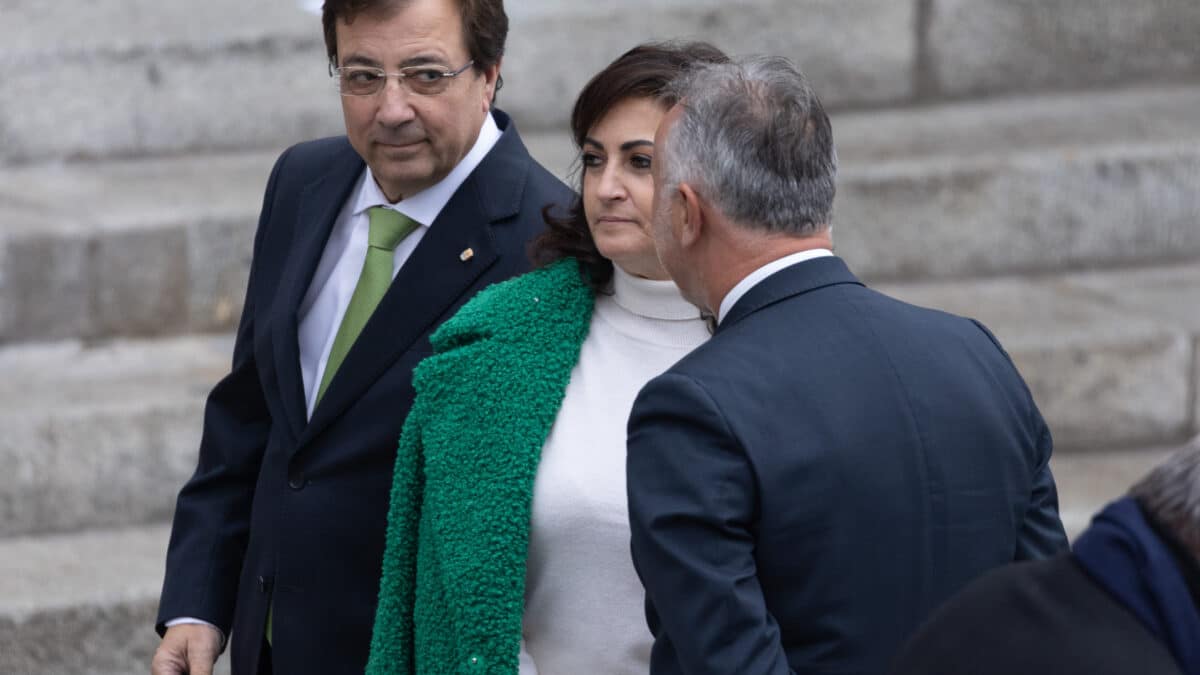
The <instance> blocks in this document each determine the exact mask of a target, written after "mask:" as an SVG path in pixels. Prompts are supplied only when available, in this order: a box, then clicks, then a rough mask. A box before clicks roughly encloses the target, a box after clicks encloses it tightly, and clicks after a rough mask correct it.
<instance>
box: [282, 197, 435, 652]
mask: <svg viewBox="0 0 1200 675" xmlns="http://www.w3.org/2000/svg"><path fill="white" fill-rule="evenodd" d="M367 218H368V220H369V221H370V229H369V233H368V234H367V259H366V260H364V261H363V268H362V272H361V273H360V274H359V275H358V285H356V286H355V287H354V295H351V296H350V304H349V305H347V306H346V315H345V316H343V317H342V325H341V326H338V332H337V337H335V338H334V339H333V347H332V348H330V350H329V360H328V361H327V362H326V363H325V374H324V375H323V376H322V377H321V388H320V389H318V390H317V402H318V403H319V402H320V401H321V397H322V396H324V395H325V389H327V388H328V387H329V382H330V381H331V380H332V379H333V374H334V373H336V372H337V369H338V366H341V365H342V361H344V360H345V359H346V354H348V353H349V352H350V347H351V346H353V345H354V341H355V340H357V339H358V334H359V333H361V332H362V329H363V326H365V325H367V319H370V318H371V314H372V313H373V312H374V311H375V308H376V307H378V306H379V301H380V300H382V299H383V295H384V294H385V293H387V289H388V286H391V285H392V260H393V258H394V257H395V256H394V254H395V251H396V247H397V246H399V245H400V242H402V241H404V238H405V237H407V236H408V235H410V234H412V232H413V230H415V229H417V228H418V227H420V223H418V222H417V221H415V220H413V219H412V218H409V217H408V216H406V215H404V214H403V213H400V212H399V211H393V210H392V209H389V208H386V207H383V206H372V207H371V208H369V209H367ZM314 407H316V406H315V404H314ZM274 617H275V603H274V602H272V603H271V606H270V607H269V608H268V609H267V631H266V633H267V644H271V638H272V637H273V636H272V633H273V632H274V631H272V630H271V628H272V624H273V623H274V621H272V619H274Z"/></svg>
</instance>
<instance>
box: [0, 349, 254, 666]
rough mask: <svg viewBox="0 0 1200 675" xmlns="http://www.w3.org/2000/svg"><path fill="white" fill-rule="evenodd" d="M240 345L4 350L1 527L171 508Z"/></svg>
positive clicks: (33, 528)
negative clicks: (215, 389) (213, 392)
mask: <svg viewBox="0 0 1200 675" xmlns="http://www.w3.org/2000/svg"><path fill="white" fill-rule="evenodd" d="M230 353H231V342H230V340H229V339H228V338H225V337H185V338H176V339H171V340H163V341H121V342H114V343H106V344H98V345H91V346H89V345H84V344H80V343H78V342H61V343H53V344H41V345H24V346H19V347H8V348H5V349H2V350H0V372H3V373H4V374H5V377H4V378H3V380H0V428H2V429H4V433H3V434H2V435H0V465H3V466H5V467H6V470H5V471H4V472H2V473H0V538H2V537H5V536H12V535H18V534H28V533H39V532H50V531H68V530H75V529H79V528H85V527H95V526H114V525H126V524H131V523H143V522H151V521H155V520H162V519H164V518H167V517H169V516H170V514H171V512H172V510H173V508H174V503H175V496H176V494H177V493H178V491H179V488H180V487H181V486H182V485H183V483H184V481H185V480H186V479H187V477H188V476H189V475H191V472H192V471H194V470H195V462H196V451H197V448H198V443H199V435H200V426H201V421H202V415H203V403H204V398H205V396H206V395H207V393H208V390H209V389H210V388H211V387H212V385H214V384H215V383H216V382H217V380H218V379H220V377H222V376H223V375H224V374H225V373H226V372H228V369H229V359H230ZM0 672H6V671H3V669H0Z"/></svg>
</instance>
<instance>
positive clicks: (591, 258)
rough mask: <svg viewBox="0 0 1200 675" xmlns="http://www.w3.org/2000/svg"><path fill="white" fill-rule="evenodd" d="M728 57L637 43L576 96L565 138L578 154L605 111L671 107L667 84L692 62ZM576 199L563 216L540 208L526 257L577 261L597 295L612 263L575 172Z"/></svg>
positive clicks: (688, 46) (689, 45)
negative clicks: (646, 101)
mask: <svg viewBox="0 0 1200 675" xmlns="http://www.w3.org/2000/svg"><path fill="white" fill-rule="evenodd" d="M728 62H729V57H728V56H726V55H725V53H724V52H722V51H721V50H720V49H717V48H716V47H714V46H713V45H711V44H708V43H707V42H657V43H647V44H641V45H638V46H636V47H634V48H633V49H630V50H629V51H627V52H625V53H624V54H622V55H621V56H619V57H618V58H617V60H616V61H613V62H612V63H610V64H609V65H608V67H607V68H605V69H604V70H602V71H600V72H599V73H597V74H596V76H595V77H593V78H592V79H591V81H589V82H588V83H587V85H586V86H584V88H583V91H581V92H579V98H577V99H576V100H575V109H574V110H573V111H572V113H571V137H572V140H574V141H575V147H576V148H577V149H582V147H583V139H584V138H586V137H587V134H588V132H589V131H591V129H592V127H594V126H595V125H596V123H597V122H599V121H600V120H601V119H602V118H603V117H604V116H605V115H607V114H608V111H609V110H611V109H612V108H613V107H614V106H616V105H617V104H618V103H620V102H622V101H625V100H627V99H631V98H651V99H655V100H656V101H658V103H659V104H660V105H662V106H663V108H664V109H667V108H670V107H671V106H673V105H675V103H676V101H674V100H672V97H671V95H670V94H669V93H668V89H667V85H668V84H670V83H671V81H672V80H674V79H675V78H676V77H677V76H678V75H679V74H680V73H682V72H683V71H684V70H686V69H687V68H688V67H690V66H691V65H692V64H695V63H728ZM577 174H578V182H577V185H576V189H577V192H578V194H577V195H576V197H575V200H574V202H572V204H571V206H570V208H568V209H567V211H566V213H565V214H563V215H555V214H554V213H552V211H553V206H547V207H545V208H544V209H542V217H543V218H544V219H545V221H546V225H547V229H546V231H545V232H543V233H542V234H541V235H540V236H539V237H537V238H536V239H534V240H533V243H532V244H531V245H530V257H531V258H532V259H533V263H534V264H535V265H536V266H538V267H545V266H546V265H549V264H550V263H553V262H555V261H558V260H561V259H563V258H568V257H571V258H575V259H576V260H577V261H578V262H579V269H580V272H581V273H582V274H583V277H584V280H585V281H586V282H587V283H588V285H589V286H591V287H592V290H594V291H601V290H603V289H604V288H605V287H607V286H608V283H609V281H611V280H612V275H613V264H612V261H611V260H609V259H608V258H605V257H604V256H602V255H600V250H599V249H597V248H596V242H595V241H594V240H593V239H592V232H591V229H589V228H588V224H587V216H586V215H585V214H584V211H583V197H582V194H583V172H582V171H577Z"/></svg>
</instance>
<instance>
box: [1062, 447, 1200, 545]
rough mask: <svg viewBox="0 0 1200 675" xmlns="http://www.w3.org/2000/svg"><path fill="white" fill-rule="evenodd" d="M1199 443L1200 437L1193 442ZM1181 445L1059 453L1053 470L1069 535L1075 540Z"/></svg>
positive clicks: (1063, 518)
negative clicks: (1094, 517)
mask: <svg viewBox="0 0 1200 675" xmlns="http://www.w3.org/2000/svg"><path fill="white" fill-rule="evenodd" d="M1198 442H1200V439H1196V440H1195V441H1193V443H1198ZM1179 447H1180V446H1161V447H1152V448H1139V449H1134V450H1127V449H1123V450H1105V451H1101V452H1091V453H1078V452H1057V453H1055V455H1054V457H1053V459H1051V460H1050V469H1051V471H1053V472H1054V480H1055V482H1056V483H1057V485H1058V497H1059V514H1060V515H1061V516H1062V521H1063V526H1064V527H1065V528H1066V530H1067V536H1068V537H1070V538H1071V539H1072V540H1074V539H1075V537H1076V536H1077V535H1078V534H1079V533H1080V532H1082V531H1083V530H1084V529H1086V528H1087V526H1088V524H1089V523H1090V522H1091V520H1092V516H1093V515H1095V513H1096V512H1097V511H1099V510H1100V509H1101V508H1103V506H1104V505H1105V504H1107V503H1108V502H1110V501H1113V500H1115V499H1118V498H1120V497H1121V496H1123V495H1124V494H1125V493H1126V492H1128V491H1129V488H1130V487H1132V486H1133V484H1134V483H1136V482H1137V481H1139V480H1141V479H1142V478H1143V477H1144V476H1145V475H1146V474H1147V473H1149V472H1150V469H1151V468H1153V467H1154V466H1155V465H1157V464H1158V463H1160V462H1162V461H1163V460H1165V459H1166V458H1167V457H1168V456H1170V454H1171V453H1172V452H1175V451H1176V450H1178V449H1179Z"/></svg>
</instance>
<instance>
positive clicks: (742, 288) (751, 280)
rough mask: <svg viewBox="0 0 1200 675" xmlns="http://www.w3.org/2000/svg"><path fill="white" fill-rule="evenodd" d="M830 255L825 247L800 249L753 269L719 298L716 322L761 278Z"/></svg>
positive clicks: (727, 313) (721, 319) (719, 321)
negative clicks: (723, 296)
mask: <svg viewBox="0 0 1200 675" xmlns="http://www.w3.org/2000/svg"><path fill="white" fill-rule="evenodd" d="M832 255H833V251H830V250H829V249H827V248H814V249H810V250H808V251H800V252H799V253H793V254H791V255H786V256H784V257H782V258H780V259H778V260H773V261H771V262H769V263H767V264H766V265H763V266H762V267H760V268H758V269H756V270H754V271H753V272H751V273H750V274H748V275H747V276H746V277H745V278H744V279H742V280H741V281H739V282H737V285H736V286H734V287H733V288H731V289H729V292H728V293H726V294H725V298H724V299H723V300H721V309H720V311H719V312H718V313H717V323H721V322H722V321H724V320H725V317H726V316H728V315H729V310H731V309H733V306H734V305H736V304H737V301H738V300H741V299H742V296H743V295H745V294H746V293H747V292H748V291H749V290H750V289H751V288H754V287H755V286H757V285H758V283H759V282H760V281H762V280H763V279H766V278H767V277H769V276H771V275H772V274H775V273H776V272H778V271H779V270H781V269H783V268H785V267H791V266H792V265H795V264H797V263H802V262H804V261H805V260H812V259H814V258H825V257H828V256H832Z"/></svg>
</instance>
